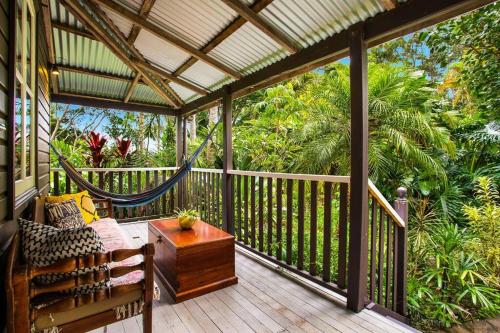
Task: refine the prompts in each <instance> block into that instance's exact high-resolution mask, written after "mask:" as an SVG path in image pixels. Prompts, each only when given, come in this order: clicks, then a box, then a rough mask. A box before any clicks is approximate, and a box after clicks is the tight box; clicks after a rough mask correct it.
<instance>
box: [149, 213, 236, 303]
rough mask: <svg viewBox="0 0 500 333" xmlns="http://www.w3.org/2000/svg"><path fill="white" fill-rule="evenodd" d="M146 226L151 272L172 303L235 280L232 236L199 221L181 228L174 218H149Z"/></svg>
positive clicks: (233, 282) (230, 283) (221, 286)
mask: <svg viewBox="0 0 500 333" xmlns="http://www.w3.org/2000/svg"><path fill="white" fill-rule="evenodd" d="M148 229H149V230H148V238H149V242H150V243H154V244H155V256H154V269H155V272H156V273H157V275H158V276H159V277H160V279H161V280H162V282H163V284H164V285H165V286H166V288H167V290H168V292H169V293H170V295H172V297H173V299H174V301H175V302H176V303H178V302H182V301H185V300H187V299H190V298H193V297H197V296H200V295H203V294H206V293H209V292H211V291H214V290H217V289H221V288H224V287H227V286H229V285H232V284H235V283H237V282H238V278H237V277H236V276H235V266H234V258H235V254H234V237H233V236H232V235H230V234H228V233H226V232H224V231H222V230H220V229H217V228H215V227H213V226H211V225H209V224H208V223H205V222H202V221H198V222H196V223H195V224H194V226H193V229H191V230H182V229H181V228H180V227H179V224H178V222H177V219H160V220H154V221H150V222H149V224H148Z"/></svg>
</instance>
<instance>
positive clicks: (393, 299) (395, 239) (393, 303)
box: [391, 222, 398, 311]
mask: <svg viewBox="0 0 500 333" xmlns="http://www.w3.org/2000/svg"><path fill="white" fill-rule="evenodd" d="M391 224H392V231H393V232H392V244H393V251H392V259H391V261H392V263H391V265H392V276H391V281H392V290H391V309H392V310H393V311H396V302H397V300H396V295H397V288H398V281H397V276H398V265H397V262H398V261H397V258H398V233H397V228H398V227H397V225H396V223H394V222H392V223H391Z"/></svg>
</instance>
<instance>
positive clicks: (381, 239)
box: [51, 168, 407, 319]
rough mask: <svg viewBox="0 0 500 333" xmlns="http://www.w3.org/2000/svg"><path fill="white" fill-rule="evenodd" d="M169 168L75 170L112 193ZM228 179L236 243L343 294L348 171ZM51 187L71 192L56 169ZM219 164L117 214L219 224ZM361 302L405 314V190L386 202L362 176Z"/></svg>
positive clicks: (136, 187)
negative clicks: (190, 213)
mask: <svg viewBox="0 0 500 333" xmlns="http://www.w3.org/2000/svg"><path fill="white" fill-rule="evenodd" d="M174 170H175V168H134V169H79V171H80V172H81V173H82V174H83V175H84V176H85V177H87V179H88V180H89V181H91V182H92V183H94V184H96V185H98V186H99V187H101V188H103V189H105V190H108V191H111V192H118V193H136V192H137V191H142V190H145V189H148V188H151V187H153V186H156V185H158V183H159V182H161V181H163V180H164V179H166V178H167V177H169V176H170V175H171V174H172V173H173V172H174ZM228 173H229V174H230V175H231V178H232V181H233V186H232V188H233V193H232V196H231V201H230V202H231V206H232V207H233V212H232V219H231V221H232V223H234V235H235V238H236V241H237V242H238V244H239V245H240V246H242V247H244V248H246V249H247V250H249V251H252V252H254V253H256V254H258V255H260V256H263V257H265V258H266V259H268V260H270V261H272V262H273V263H275V264H277V265H280V266H282V267H285V268H287V269H288V270H291V271H292V272H294V273H295V274H298V275H300V276H302V277H304V278H306V279H308V280H310V281H313V282H314V283H316V284H319V285H321V286H323V287H325V288H328V289H331V290H333V291H335V292H337V293H339V294H341V295H344V296H347V294H348V293H347V274H348V245H349V182H350V178H349V177H348V176H327V175H306V174H288V173H267V172H253V171H236V170H231V171H228ZM51 175H52V177H51V181H52V185H53V186H52V193H54V194H59V193H70V192H75V191H76V190H77V189H76V186H75V185H74V184H72V183H71V181H70V180H69V178H67V177H66V176H65V175H64V172H63V171H61V170H60V169H53V170H52V172H51ZM223 176H224V175H223V172H222V170H220V169H198V168H193V169H192V170H191V172H189V173H188V175H187V177H186V178H184V179H183V181H182V182H180V183H179V184H178V185H177V186H175V187H174V189H172V190H171V191H169V192H168V193H167V194H166V195H164V196H163V197H161V198H160V199H159V200H157V201H155V202H153V203H151V204H148V205H146V206H144V207H137V208H129V209H117V208H115V216H117V217H118V220H121V221H129V220H133V219H148V218H152V217H157V216H168V215H172V214H174V212H175V210H176V209H177V208H178V207H181V208H190V209H195V210H197V211H198V212H199V214H200V216H201V218H202V219H203V220H204V221H206V222H208V223H210V224H212V225H214V226H216V227H218V228H222V220H223V219H222V212H223V207H222V177H223ZM368 189H369V199H370V200H369V221H368V235H367V236H368V253H367V257H368V267H367V272H368V275H367V290H368V292H367V299H366V304H367V306H368V307H370V308H373V309H374V310H377V311H379V312H383V313H386V314H389V315H392V316H394V317H397V318H399V319H402V318H403V316H404V315H405V314H406V246H407V245H406V220H407V202H406V199H405V194H406V193H405V191H403V190H402V189H400V190H399V192H398V198H397V200H396V202H395V205H394V207H393V206H392V205H391V204H390V203H389V202H388V201H387V200H386V199H385V197H384V196H383V195H382V194H381V193H380V192H379V191H378V189H377V188H376V187H375V186H374V184H373V183H371V182H370V183H369V186H368Z"/></svg>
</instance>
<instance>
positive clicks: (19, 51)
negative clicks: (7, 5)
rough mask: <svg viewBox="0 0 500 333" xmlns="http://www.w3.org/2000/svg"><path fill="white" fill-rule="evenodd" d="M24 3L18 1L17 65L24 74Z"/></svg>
mask: <svg viewBox="0 0 500 333" xmlns="http://www.w3.org/2000/svg"><path fill="white" fill-rule="evenodd" d="M22 8H23V3H22V1H20V0H17V1H16V15H17V16H16V59H17V61H16V63H17V69H18V70H19V73H22V72H23V69H22V49H23V36H22V24H23V19H22V17H23V9H22Z"/></svg>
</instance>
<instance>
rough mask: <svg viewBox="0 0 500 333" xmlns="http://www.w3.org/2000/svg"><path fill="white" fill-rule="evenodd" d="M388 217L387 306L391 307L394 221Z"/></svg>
mask: <svg viewBox="0 0 500 333" xmlns="http://www.w3.org/2000/svg"><path fill="white" fill-rule="evenodd" d="M386 218H387V253H386V256H387V258H386V263H385V270H386V272H385V307H386V308H388V309H390V306H391V304H390V303H391V276H392V273H391V271H392V270H391V265H392V260H391V259H392V255H393V254H392V227H393V223H391V222H392V221H391V220H390V219H389V216H387V217H386Z"/></svg>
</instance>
